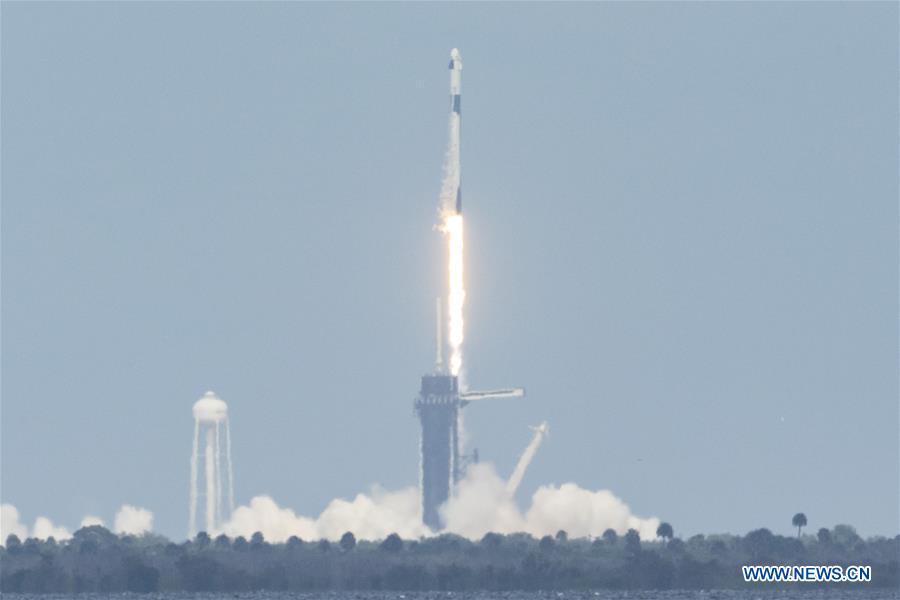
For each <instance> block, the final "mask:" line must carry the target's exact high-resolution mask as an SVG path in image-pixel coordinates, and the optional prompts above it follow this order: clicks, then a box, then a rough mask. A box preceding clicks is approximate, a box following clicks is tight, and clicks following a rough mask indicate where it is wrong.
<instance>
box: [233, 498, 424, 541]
mask: <svg viewBox="0 0 900 600" xmlns="http://www.w3.org/2000/svg"><path fill="white" fill-rule="evenodd" d="M222 531H223V532H224V533H225V534H227V535H229V536H232V537H235V536H238V535H242V536H244V537H249V536H251V535H253V533H255V532H257V531H259V532H261V533H262V534H263V536H264V537H265V538H266V539H267V540H269V541H271V542H283V541H285V540H287V539H288V538H289V537H291V536H292V535H296V536H297V537H299V538H301V539H307V540H316V539H323V538H324V539H330V540H337V539H339V538H340V537H341V536H342V535H343V534H344V532H346V531H352V532H353V534H354V535H355V536H357V537H358V538H360V539H381V538H385V537H387V536H388V535H390V534H391V533H395V532H396V533H397V534H399V535H400V536H401V537H404V538H418V537H421V536H423V535H428V534H429V533H430V532H429V530H428V528H427V527H425V526H424V525H422V521H421V517H420V516H419V492H418V490H417V489H416V488H414V487H410V488H405V489H402V490H400V491H396V492H388V491H385V490H383V489H381V488H378V487H376V488H373V490H372V493H371V495H366V494H358V495H357V496H356V498H354V499H353V500H352V501H348V500H343V499H340V498H338V499H335V500H332V501H331V502H330V503H329V504H328V506H326V507H325V510H323V511H322V514H320V515H319V516H318V518H315V519H313V518H310V517H304V516H299V515H297V514H296V513H295V512H294V511H293V510H291V509H289V508H281V507H279V506H278V504H276V503H275V501H274V500H273V499H272V498H270V497H269V496H256V497H255V498H253V499H252V500H251V501H250V505H249V506H239V507H238V508H236V509H235V511H234V513H233V514H232V517H231V519H230V520H229V521H228V522H227V523H225V525H224V526H223V527H222Z"/></svg>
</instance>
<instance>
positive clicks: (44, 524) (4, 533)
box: [0, 504, 72, 544]
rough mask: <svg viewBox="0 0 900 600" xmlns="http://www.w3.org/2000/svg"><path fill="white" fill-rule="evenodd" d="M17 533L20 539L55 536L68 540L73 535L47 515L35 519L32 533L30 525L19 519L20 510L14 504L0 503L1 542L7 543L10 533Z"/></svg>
mask: <svg viewBox="0 0 900 600" xmlns="http://www.w3.org/2000/svg"><path fill="white" fill-rule="evenodd" d="M12 534H15V535H16V537H18V538H19V539H20V540H24V539H26V538H28V537H33V538H38V539H41V540H46V539H47V538H50V537H52V538H54V539H56V540H67V539H69V538H70V537H72V534H71V533H69V530H68V529H66V528H65V527H57V526H56V525H54V524H53V521H51V520H50V519H48V518H47V517H38V518H37V519H35V521H34V527H32V528H31V534H30V535H29V533H28V526H27V525H25V523H22V522H21V521H20V520H19V510H18V509H17V508H16V507H15V506H13V505H12V504H2V505H0V543H2V544H5V543H6V538H7V537H8V536H9V535H12Z"/></svg>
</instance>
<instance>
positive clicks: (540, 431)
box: [506, 421, 550, 496]
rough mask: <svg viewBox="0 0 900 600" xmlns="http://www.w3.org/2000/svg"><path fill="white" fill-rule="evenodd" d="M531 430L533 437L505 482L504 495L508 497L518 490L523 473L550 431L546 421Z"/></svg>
mask: <svg viewBox="0 0 900 600" xmlns="http://www.w3.org/2000/svg"><path fill="white" fill-rule="evenodd" d="M533 429H534V437H533V438H531V442H529V443H528V446H527V447H526V448H525V451H524V452H522V456H521V457H519V462H518V463H516V468H515V469H513V472H512V475H510V476H509V480H508V481H507V482H506V493H507V494H509V495H510V496H512V495H514V494H515V493H516V490H518V489H519V486H520V485H521V484H522V478H523V477H525V471H526V470H527V469H528V465H530V464H531V461H532V460H533V459H534V455H535V454H537V451H538V448H539V447H540V445H541V442H542V441H544V436H545V435H547V433H548V432H549V431H550V428H549V427H548V426H547V422H546V421H544V422H543V423H541V424H540V425H538V426H537V427H534V428H533Z"/></svg>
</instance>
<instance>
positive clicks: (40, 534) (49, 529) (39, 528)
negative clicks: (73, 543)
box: [31, 517, 72, 541]
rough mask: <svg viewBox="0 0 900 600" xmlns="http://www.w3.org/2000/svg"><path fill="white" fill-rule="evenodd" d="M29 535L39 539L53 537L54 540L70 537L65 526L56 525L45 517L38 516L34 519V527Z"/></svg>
mask: <svg viewBox="0 0 900 600" xmlns="http://www.w3.org/2000/svg"><path fill="white" fill-rule="evenodd" d="M31 537H33V538H37V539H39V540H46V539H47V538H51V537H52V538H54V539H55V540H57V541H59V540H67V539H69V538H70V537H72V534H71V533H69V530H68V529H66V528H65V527H57V526H55V525H54V524H53V522H52V521H51V520H50V519H48V518H47V517H38V518H37V519H36V520H35V521H34V527H33V528H32V530H31Z"/></svg>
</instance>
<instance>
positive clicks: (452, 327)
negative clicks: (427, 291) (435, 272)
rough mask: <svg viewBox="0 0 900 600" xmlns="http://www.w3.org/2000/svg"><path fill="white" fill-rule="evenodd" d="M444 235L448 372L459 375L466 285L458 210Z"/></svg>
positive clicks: (445, 223) (461, 228)
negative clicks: (445, 239)
mask: <svg viewBox="0 0 900 600" xmlns="http://www.w3.org/2000/svg"><path fill="white" fill-rule="evenodd" d="M443 232H444V235H446V236H447V253H448V258H447V338H448V340H447V341H448V342H449V344H450V374H451V375H459V374H460V371H461V370H462V344H463V340H464V339H465V320H464V318H463V307H464V306H465V303H466V289H465V283H464V277H463V249H464V246H463V218H462V215H460V214H454V215H450V216H448V217H447V218H446V219H445V220H444V227H443Z"/></svg>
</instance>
